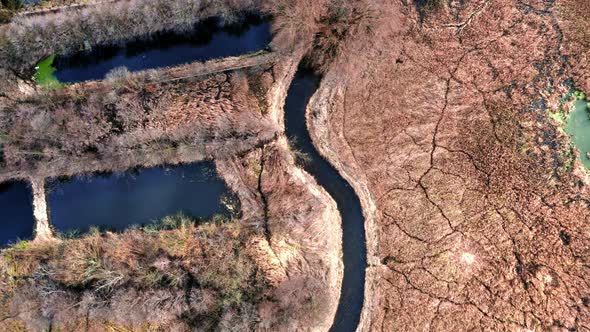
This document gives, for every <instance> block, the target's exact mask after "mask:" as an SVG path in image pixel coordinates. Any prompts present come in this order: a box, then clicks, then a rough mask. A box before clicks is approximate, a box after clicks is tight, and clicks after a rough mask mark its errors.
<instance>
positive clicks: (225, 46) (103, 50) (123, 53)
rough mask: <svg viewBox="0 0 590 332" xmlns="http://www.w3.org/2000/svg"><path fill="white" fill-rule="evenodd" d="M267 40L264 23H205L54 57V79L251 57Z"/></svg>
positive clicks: (252, 19) (73, 79)
mask: <svg viewBox="0 0 590 332" xmlns="http://www.w3.org/2000/svg"><path fill="white" fill-rule="evenodd" d="M271 39H272V34H271V30H270V22H269V21H268V20H265V19H260V18H255V17H249V18H248V19H247V20H246V21H245V22H244V23H243V24H241V25H239V26H228V27H219V22H218V20H217V19H209V20H205V21H204V22H202V23H200V24H198V25H197V26H196V27H195V29H194V31H193V32H192V33H190V34H187V33H184V34H178V33H174V32H164V33H158V34H155V35H152V36H150V38H149V39H141V40H137V41H131V42H128V43H126V44H125V45H124V46H117V45H114V46H103V47H96V48H95V49H94V50H93V51H91V52H81V53H77V54H74V55H70V56H58V57H56V59H55V62H54V67H55V68H56V69H57V70H56V72H55V76H56V77H57V79H58V80H59V81H60V82H69V83H74V82H82V81H88V80H98V79H103V78H105V76H106V74H107V73H108V72H109V71H111V70H112V69H114V68H117V67H126V68H127V69H128V70H129V71H139V70H145V69H151V68H161V67H168V66H177V65H181V64H185V63H190V62H194V61H206V60H210V59H215V58H223V57H228V56H237V55H242V54H247V53H252V52H256V51H259V50H262V49H264V48H265V47H267V46H268V44H269V43H270V41H271Z"/></svg>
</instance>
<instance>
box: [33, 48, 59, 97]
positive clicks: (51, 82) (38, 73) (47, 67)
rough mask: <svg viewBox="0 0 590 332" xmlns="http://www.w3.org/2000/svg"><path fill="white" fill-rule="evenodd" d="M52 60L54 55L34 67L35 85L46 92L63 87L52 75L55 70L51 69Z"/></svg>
mask: <svg viewBox="0 0 590 332" xmlns="http://www.w3.org/2000/svg"><path fill="white" fill-rule="evenodd" d="M53 60H55V55H51V56H49V57H47V58H45V59H44V60H42V61H41V62H39V63H38V64H37V66H36V67H35V75H34V76H33V80H34V81H35V83H37V85H39V86H41V87H42V88H44V89H47V90H55V89H59V88H62V87H64V85H65V84H64V83H62V82H60V81H59V80H58V79H57V77H55V75H54V73H55V71H56V69H55V67H53Z"/></svg>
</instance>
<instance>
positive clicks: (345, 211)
mask: <svg viewBox="0 0 590 332" xmlns="http://www.w3.org/2000/svg"><path fill="white" fill-rule="evenodd" d="M319 82H320V78H319V77H318V76H317V75H314V74H313V73H311V72H309V71H307V70H305V69H302V68H300V69H299V70H298V71H297V73H296V74H295V78H294V80H293V82H292V83H291V86H290V87H289V92H288V95H287V100H286V104H285V131H286V134H287V137H289V138H290V141H291V144H292V145H293V146H294V147H295V148H296V149H298V150H300V151H302V152H304V153H305V154H307V155H308V156H309V157H310V158H309V159H310V160H309V162H306V163H305V165H304V169H305V170H306V171H307V172H308V173H310V174H311V175H313V176H314V177H315V178H316V180H317V182H318V183H319V184H320V185H321V186H322V187H324V189H326V191H327V192H328V193H329V194H330V195H331V196H332V198H334V200H335V201H336V204H337V205H338V210H339V211H340V214H341V216H342V231H343V234H342V244H343V247H342V249H343V260H344V276H343V279H342V290H341V295H340V303H339V304H338V309H337V311H336V317H335V319H334V323H333V325H332V328H331V329H330V330H331V331H333V332H340V331H355V330H356V328H357V326H358V324H359V321H360V315H361V311H362V309H363V302H364V295H365V294H364V293H365V269H366V267H367V251H366V244H365V218H364V216H363V213H362V208H361V203H360V201H359V198H358V196H357V195H356V193H355V192H354V190H353V189H352V187H351V186H350V184H348V182H347V181H346V180H345V179H344V178H342V177H341V176H340V174H339V173H338V171H337V170H336V169H335V168H334V167H333V166H332V165H330V163H328V162H327V161H326V160H325V159H324V158H323V157H322V156H321V155H320V154H319V152H318V151H317V150H316V149H315V147H314V145H313V143H312V141H311V138H310V136H309V132H308V131H307V125H306V121H305V111H306V108H307V104H308V102H309V99H310V98H311V96H312V95H313V94H314V93H315V91H316V90H317V88H318V86H319Z"/></svg>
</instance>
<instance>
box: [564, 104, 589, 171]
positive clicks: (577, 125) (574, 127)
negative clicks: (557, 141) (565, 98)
mask: <svg viewBox="0 0 590 332" xmlns="http://www.w3.org/2000/svg"><path fill="white" fill-rule="evenodd" d="M565 132H566V133H567V134H568V135H569V136H570V138H571V140H572V143H573V144H574V146H575V148H576V149H578V151H579V158H580V161H581V162H582V164H584V166H585V167H586V169H590V159H589V158H588V153H590V116H589V114H588V104H587V103H586V101H585V100H584V99H581V98H577V97H576V101H575V102H574V108H573V110H572V111H571V112H570V114H569V117H568V119H567V123H566V126H565Z"/></svg>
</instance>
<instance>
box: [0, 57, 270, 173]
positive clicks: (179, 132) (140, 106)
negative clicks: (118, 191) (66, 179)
mask: <svg viewBox="0 0 590 332" xmlns="http://www.w3.org/2000/svg"><path fill="white" fill-rule="evenodd" d="M270 66H272V65H270ZM270 71H272V69H271V67H265V68H253V69H249V70H244V71H234V72H230V73H221V74H216V75H213V76H209V77H204V78H189V79H182V80H174V81H168V82H167V81H163V82H160V81H159V79H158V76H154V75H158V72H148V73H146V74H140V75H125V76H123V77H111V78H110V79H107V81H105V82H102V83H87V84H81V85H75V86H73V87H70V88H66V89H61V90H57V91H48V92H39V93H37V94H34V95H31V96H29V97H26V98H24V99H22V100H19V101H13V102H11V103H10V104H8V105H5V110H4V111H3V112H2V118H1V121H0V132H1V133H2V140H1V142H2V152H3V154H2V155H3V160H2V174H4V175H5V176H6V175H13V176H27V175H34V174H37V175H50V174H51V173H52V172H53V173H54V175H56V174H60V173H63V174H74V173H78V172H81V171H88V168H92V167H93V166H92V165H91V164H89V163H94V164H95V163H96V162H101V163H107V164H108V165H110V166H109V167H111V168H112V169H113V170H118V169H120V168H125V167H131V166H133V165H131V164H128V162H129V161H130V159H133V155H142V156H143V157H144V158H146V157H147V158H149V156H150V152H151V151H154V152H156V156H155V158H156V161H155V162H150V161H149V159H148V160H144V161H142V162H141V163H140V164H144V166H148V165H151V164H154V163H157V161H159V157H158V154H157V153H158V152H162V151H168V152H169V156H170V155H171V154H172V155H174V154H180V155H184V156H180V157H181V159H182V160H184V161H190V160H191V159H193V160H199V159H203V158H211V157H216V156H224V155H231V154H234V153H237V152H241V151H245V150H248V149H251V148H252V147H254V146H256V145H257V144H258V143H259V142H260V141H265V140H269V139H272V138H273V137H274V135H275V132H276V126H274V125H272V124H271V122H270V121H269V120H268V119H265V118H264V117H263V112H264V109H262V108H261V107H264V104H261V101H260V100H259V98H257V97H256V96H255V95H253V93H252V92H251V91H250V84H252V85H253V86H254V87H255V88H256V89H258V90H260V91H266V89H267V88H268V86H269V85H270V84H272V75H271V74H270ZM261 105H262V106H261ZM121 163H122V164H121ZM105 166H106V165H105ZM90 170H92V169H90ZM39 172H41V173H39Z"/></svg>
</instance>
